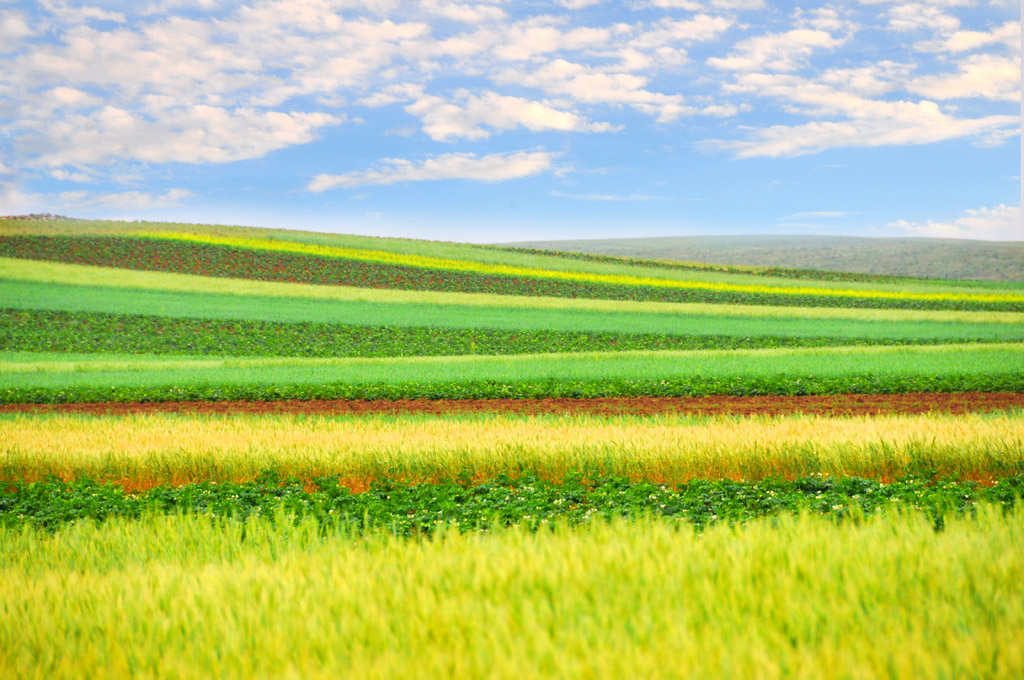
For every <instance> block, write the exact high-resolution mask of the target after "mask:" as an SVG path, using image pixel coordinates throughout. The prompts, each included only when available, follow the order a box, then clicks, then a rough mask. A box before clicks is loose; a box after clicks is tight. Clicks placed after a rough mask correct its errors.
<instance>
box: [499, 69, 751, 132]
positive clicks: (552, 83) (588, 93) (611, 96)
mask: <svg viewBox="0 0 1024 680" xmlns="http://www.w3.org/2000/svg"><path fill="white" fill-rule="evenodd" d="M498 81H499V82H504V83H518V84H520V85H525V86H527V87H536V88H540V89H542V90H544V91H545V92H547V93H548V94H551V95H554V96H568V97H571V98H572V99H573V100H575V101H577V102H581V103H585V104H624V105H628V106H632V107H633V108H635V109H637V110H639V111H642V112H643V113H646V114H648V115H652V116H656V117H657V120H658V122H659V123H669V122H671V121H673V120H676V119H677V118H679V117H681V116H692V115H698V114H704V115H713V116H730V115H735V113H736V109H735V108H734V107H730V106H720V105H707V106H703V107H697V106H692V105H689V104H687V103H686V102H685V99H684V98H683V96H682V95H679V94H663V93H660V92H651V91H650V90H647V89H646V88H645V86H646V85H647V83H648V79H647V78H646V77H643V76H638V75H635V74H631V73H617V72H614V71H612V72H607V71H603V70H600V69H596V68H590V67H588V66H585V65H582V64H577V63H573V62H569V61H566V60H564V59H555V60H553V61H551V62H548V63H547V64H545V65H543V66H541V67H540V68H538V69H536V70H535V71H533V72H529V73H524V72H522V71H512V70H509V71H505V72H503V73H502V74H501V75H500V76H499V77H498Z"/></svg>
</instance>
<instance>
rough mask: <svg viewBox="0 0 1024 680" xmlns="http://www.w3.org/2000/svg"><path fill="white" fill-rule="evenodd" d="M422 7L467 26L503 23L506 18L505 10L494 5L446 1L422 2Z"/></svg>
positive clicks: (423, 0)
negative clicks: (494, 22) (490, 22)
mask: <svg viewBox="0 0 1024 680" xmlns="http://www.w3.org/2000/svg"><path fill="white" fill-rule="evenodd" d="M421 6H422V7H423V8H424V9H426V10H428V11H429V12H431V13H433V14H436V15H437V16H441V17H444V18H445V19H451V20H452V21H461V22H464V23H467V24H477V23H483V22H488V21H501V20H502V19H504V18H505V16H506V15H505V11H504V10H502V9H501V8H500V7H495V6H494V5H469V4H465V3H461V2H446V1H445V0H422V4H421Z"/></svg>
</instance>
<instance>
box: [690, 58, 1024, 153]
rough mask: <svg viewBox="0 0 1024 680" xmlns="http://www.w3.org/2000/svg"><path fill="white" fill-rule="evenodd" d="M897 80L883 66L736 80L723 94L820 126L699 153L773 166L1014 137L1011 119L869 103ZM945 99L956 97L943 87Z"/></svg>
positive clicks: (754, 136) (920, 104)
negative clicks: (819, 155)
mask: <svg viewBox="0 0 1024 680" xmlns="http://www.w3.org/2000/svg"><path fill="white" fill-rule="evenodd" d="M905 73H906V67H905V66H903V65H899V64H893V63H890V64H886V65H882V66H880V67H877V68H872V69H869V70H867V71H860V70H854V71H851V70H848V69H834V70H830V71H827V72H825V73H824V74H823V75H822V76H820V77H819V78H817V79H813V78H806V77H801V76H796V75H792V74H779V73H773V74H767V73H750V74H743V75H742V76H740V77H738V78H737V79H736V80H735V81H734V82H733V83H731V84H729V85H727V86H726V87H725V89H726V90H727V91H730V92H735V93H742V94H756V95H758V96H761V97H772V98H775V99H777V100H779V101H780V102H781V103H782V105H783V106H784V107H785V108H786V109H787V111H789V112H791V113H796V114H799V115H803V116H809V117H812V118H817V119H823V120H814V121H811V122H808V123H803V124H797V125H772V126H768V127H762V128H756V129H752V130H751V132H750V135H749V137H748V138H746V139H742V140H730V141H723V140H713V141H710V142H708V143H707V148H725V149H731V150H732V151H734V152H735V153H736V155H737V156H739V157H773V158H774V157H782V156H799V155H803V154H808V153H815V152H819V151H823V150H825V149H830V148H836V147H849V146H857V147H875V146H887V145H908V144H929V143H934V142H940V141H945V140H948V139H957V138H961V137H976V138H979V139H981V140H982V141H984V142H989V143H994V142H998V141H1001V140H1002V139H1003V138H1004V137H1005V136H1007V135H1009V134H1013V133H1014V130H1015V129H1019V124H1020V121H1019V118H1018V117H1017V116H1013V115H1000V114H992V115H987V116H981V117H977V118H959V117H957V116H956V115H954V114H953V113H951V112H949V111H943V110H942V109H941V108H940V107H939V106H938V104H936V103H935V102H934V101H929V100H920V101H913V100H909V99H876V98H873V95H877V94H881V93H885V92H889V91H891V90H894V89H896V88H897V87H898V86H899V84H898V80H899V79H900V78H901V77H904V76H905ZM1018 77H1019V76H1018ZM927 84H928V83H927V81H925V85H927ZM925 85H922V87H924V86H925ZM935 87H936V88H937V87H938V85H935ZM964 87H966V86H964ZM962 89H963V88H962ZM945 91H946V92H949V93H952V92H954V91H957V90H955V89H954V88H953V86H952V85H947V86H946V90H945Z"/></svg>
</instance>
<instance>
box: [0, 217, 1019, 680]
mask: <svg viewBox="0 0 1024 680" xmlns="http://www.w3.org/2000/svg"><path fill="white" fill-rule="evenodd" d="M1022 407H1024V289H1022V288H1021V286H1020V285H1017V284H1015V283H1006V284H1001V283H996V282H973V281H972V282H969V281H956V280H941V281H940V280H930V279H912V278H909V277H897V276H871V275H847V274H844V273H842V272H818V271H809V270H806V271H805V270H785V269H780V268H773V269H764V268H756V267H743V266H717V265H697V264H685V263H674V264H671V263H663V262H653V261H643V260H636V259H621V258H610V257H596V256H595V257H590V256H580V255H573V254H558V253H545V252H528V251H521V250H515V249H503V248H498V247H483V246H471V245H466V244H445V243H435V242H426V241H412V240H400V239H372V238H369V237H353V236H340V235H331V234H315V233H307V232H287V231H270V230H257V229H244V228H235V227H225V226H202V225H175V224H145V223H130V224H129V223H115V222H86V221H73V220H62V221H47V222H33V221H31V220H10V221H4V220H0V582H2V583H3V584H4V588H2V589H0V676H3V677H81V676H83V675H113V676H120V675H137V676H152V677H176V676H180V675H182V674H187V673H186V671H187V669H194V668H197V667H199V666H198V664H205V665H206V666H207V667H209V668H213V669H216V671H217V674H218V675H219V676H221V677H253V676H261V677H262V676H295V677H319V676H324V677H326V676H331V677H336V676H337V675H339V674H345V675H352V676H367V677H395V676H409V675H415V674H417V673H427V674H429V675H432V676H442V675H443V676H451V677H480V676H482V675H488V676H491V677H532V676H573V677H607V676H625V675H630V676H632V675H638V674H641V673H642V674H645V675H650V676H654V677H686V676H707V677H790V676H799V677H934V678H940V677H1006V678H1013V677H1020V676H1021V675H1022V674H1024V643H1022V642H1021V638H1020V636H1019V630H1020V629H1021V628H1022V627H1024V607H1022V606H1021V603H1022V602H1024V586H1022V584H1024V548H1022V547H1021V546H1024V511H1022V509H1021V506H1020V503H1019V501H1020V497H1021V496H1022V494H1024V410H1022ZM197 628H201V629H202V630H203V635H202V636H201V638H194V637H193V636H192V635H191V634H190V633H189V631H194V630H196V629H197Z"/></svg>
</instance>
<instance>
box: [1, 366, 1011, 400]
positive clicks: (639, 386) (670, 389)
mask: <svg viewBox="0 0 1024 680" xmlns="http://www.w3.org/2000/svg"><path fill="white" fill-rule="evenodd" d="M193 380H194V382H186V381H181V382H179V383H177V384H173V385H171V384H162V385H143V384H109V385H95V386H94V385H89V384H74V385H67V386H58V387H43V386H37V387H31V386H25V387H4V388H0V403H5V404H18V403H25V404H60V403H87V402H107V401H110V402H120V403H132V402H167V401H226V400H231V401H234V400H243V401H272V400H278V399H297V400H312V399H499V398H502V399H543V398H572V399H585V398H596V397H640V396H645V397H685V396H713V395H726V396H747V395H780V396H799V395H813V394H905V393H909V392H1024V374H1021V373H990V374H965V375H957V374H948V375H877V374H869V373H865V374H861V375H842V376H829V377H816V376H812V375H805V376H800V377H797V376H794V375H767V376H750V375H748V376H736V377H732V378H730V377H713V376H706V377H705V376H699V375H695V376H692V377H688V378H672V379H666V380H624V379H605V380H571V379H570V380H560V379H548V380H533V381H525V380H524V381H520V382H501V381H494V380H467V381H450V382H417V383H413V382H390V383H381V382H373V383H342V382H334V383H325V384H302V383H291V384H272V383H270V382H262V383H261V382H256V383H248V384H240V383H230V382H224V383H221V384H211V383H205V384H204V383H203V382H199V380H200V379H197V378H195V377H193Z"/></svg>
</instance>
